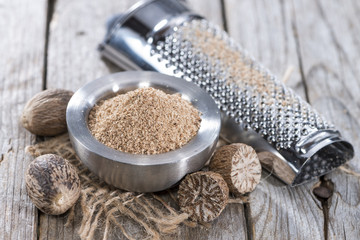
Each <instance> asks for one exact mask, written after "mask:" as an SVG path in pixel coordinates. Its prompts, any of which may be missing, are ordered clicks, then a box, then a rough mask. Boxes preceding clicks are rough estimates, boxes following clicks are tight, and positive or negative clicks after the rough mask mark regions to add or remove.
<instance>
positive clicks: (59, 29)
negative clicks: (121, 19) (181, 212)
mask: <svg viewBox="0 0 360 240" xmlns="http://www.w3.org/2000/svg"><path fill="white" fill-rule="evenodd" d="M134 2H136V1H115V2H114V1H112V2H106V3H105V2H103V3H100V2H98V1H96V0H91V1H88V0H87V1H85V0H81V1H76V2H75V1H70V0H58V1H57V2H56V6H55V12H54V18H53V20H52V21H51V27H50V36H49V50H48V69H47V73H48V74H47V86H48V88H66V89H72V90H76V89H78V88H79V87H81V86H82V85H84V84H85V83H86V82H89V81H91V80H93V79H95V78H97V77H100V76H102V75H106V74H108V73H110V72H114V71H120V69H119V68H117V67H115V66H113V65H112V64H110V63H108V62H104V61H103V60H101V59H100V56H99V54H98V52H97V51H96V47H97V45H98V43H100V41H102V39H103V37H104V34H105V26H104V25H105V24H104V23H105V21H106V19H107V18H108V17H110V16H111V15H113V14H115V13H120V12H122V11H124V10H125V9H127V8H128V7H129V6H130V5H132V4H133V3H134ZM187 3H188V4H189V6H190V7H193V8H194V9H195V10H196V11H198V12H199V13H200V14H203V15H204V16H206V17H208V18H209V19H211V20H213V21H214V22H216V23H218V24H220V25H222V23H221V21H222V17H221V8H220V1H212V3H211V4H209V2H208V1H205V0H203V1H198V0H191V1H187ZM65 220H66V215H64V216H59V217H53V216H47V215H44V214H42V215H41V216H40V238H41V239H52V238H55V237H56V238H64V239H70V238H71V239H79V236H78V235H77V231H78V228H79V225H80V222H79V220H76V221H75V222H74V224H73V226H69V227H64V224H65ZM111 234H112V236H113V237H114V238H116V237H123V235H122V234H121V233H120V232H117V231H116V230H115V231H113V232H112V233H111ZM221 235H222V237H223V239H229V238H233V237H235V236H236V237H241V238H246V225H245V220H244V210H243V206H242V205H241V204H232V205H229V206H228V207H227V209H226V210H225V212H224V214H222V216H221V217H220V219H219V220H217V221H215V222H214V223H213V224H212V227H211V228H210V229H206V228H196V229H191V228H188V227H185V226H183V227H182V228H181V229H180V231H179V234H178V235H177V236H174V237H177V238H179V239H184V238H185V239H198V238H199V239H201V238H206V239H219V238H220V236H221Z"/></svg>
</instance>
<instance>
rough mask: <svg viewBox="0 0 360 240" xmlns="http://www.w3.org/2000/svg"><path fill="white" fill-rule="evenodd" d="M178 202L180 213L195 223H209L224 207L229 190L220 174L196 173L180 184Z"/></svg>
mask: <svg viewBox="0 0 360 240" xmlns="http://www.w3.org/2000/svg"><path fill="white" fill-rule="evenodd" d="M178 200H179V205H180V208H181V211H183V212H185V213H187V214H189V218H190V219H191V220H193V221H197V222H203V223H206V222H211V221H212V220H214V219H215V218H217V217H218V216H219V215H220V213H221V212H222V211H223V210H224V208H225V207H226V205H227V203H228V200H229V188H228V186H227V185H226V182H225V181H224V179H223V178H222V177H221V175H220V174H218V173H214V172H196V173H192V174H190V175H187V176H186V177H185V179H184V180H183V181H182V182H181V183H180V186H179V191H178Z"/></svg>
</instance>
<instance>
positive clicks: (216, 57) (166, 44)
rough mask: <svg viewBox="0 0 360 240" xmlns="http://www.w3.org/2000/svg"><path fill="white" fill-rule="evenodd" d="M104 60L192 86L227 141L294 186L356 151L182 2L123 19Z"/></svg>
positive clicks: (142, 8)
mask: <svg viewBox="0 0 360 240" xmlns="http://www.w3.org/2000/svg"><path fill="white" fill-rule="evenodd" d="M99 49H100V51H101V53H102V55H103V56H104V57H105V58H107V59H109V60H111V61H112V62H114V63H115V64H117V65H119V66H120V67H122V68H124V69H126V70H150V71H157V72H161V73H164V74H168V75H172V76H176V77H179V78H183V79H185V80H187V81H192V82H194V83H196V84H197V85H199V86H200V87H202V88H203V89H205V90H206V91H207V92H208V93H209V94H210V95H211V96H212V97H213V99H214V100H215V101H216V103H217V104H218V107H219V108H220V110H221V113H222V130H221V136H222V137H223V138H224V139H225V140H227V141H229V142H243V143H246V144H249V145H251V146H252V147H254V148H255V150H256V151H257V153H258V156H259V158H260V161H261V163H262V165H263V167H264V168H266V169H267V170H269V171H270V172H272V173H273V174H275V175H276V176H277V177H278V178H280V179H281V180H282V181H284V182H285V183H287V184H290V185H293V186H294V185H298V184H301V183H303V182H305V181H308V180H310V179H313V178H315V177H317V176H321V175H324V174H326V173H328V172H330V171H331V170H333V169H334V168H336V167H338V166H340V165H341V164H343V163H345V162H346V161H348V160H349V159H351V158H352V157H353V155H354V150H353V147H352V145H351V144H350V143H349V142H347V141H345V140H343V139H342V138H341V135H340V133H339V131H337V130H336V129H335V128H334V126H333V125H331V124H330V123H329V122H327V121H326V120H325V119H324V118H323V117H322V116H321V115H320V114H319V113H317V112H316V110H314V109H313V108H312V107H311V106H310V105H309V104H308V103H307V102H306V101H304V100H302V99H301V98H300V97H299V96H297V95H296V94H295V93H294V92H293V91H292V90H291V89H288V88H286V87H285V86H284V84H283V83H282V82H280V81H279V80H278V79H277V77H276V76H274V75H272V74H271V72H270V71H269V70H267V69H266V68H264V67H263V66H262V65H261V64H260V63H258V62H257V61H256V60H255V59H254V58H253V57H252V56H251V55H250V54H248V53H247V51H246V50H244V49H242V48H241V47H240V45H239V44H237V43H236V42H235V41H234V40H233V39H231V38H230V37H229V36H228V34H227V33H226V32H224V31H223V30H221V29H220V28H219V27H217V26H216V25H213V24H211V23H210V22H208V21H207V20H206V19H204V18H202V17H201V16H199V15H197V14H196V13H194V12H192V11H190V10H189V8H187V7H186V5H185V4H184V3H183V2H180V1H177V0H150V1H149V0H148V1H143V2H140V3H138V4H136V5H135V6H133V7H132V8H131V9H129V10H128V11H127V12H126V13H124V14H121V15H118V16H115V17H114V18H113V19H112V20H111V21H110V22H109V26H108V33H107V35H106V38H105V40H104V42H103V43H102V44H100V48H99Z"/></svg>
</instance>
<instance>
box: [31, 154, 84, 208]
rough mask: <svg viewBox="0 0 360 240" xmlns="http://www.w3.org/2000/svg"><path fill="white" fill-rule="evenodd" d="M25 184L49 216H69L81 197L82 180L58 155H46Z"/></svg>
mask: <svg viewBox="0 0 360 240" xmlns="http://www.w3.org/2000/svg"><path fill="white" fill-rule="evenodd" d="M25 182H26V190H27V193H28V195H29V197H30V199H31V201H32V202H33V203H34V205H35V206H36V207H37V208H38V209H40V210H41V211H42V212H44V213H46V214H49V215H59V214H62V213H64V212H66V211H67V210H68V209H69V208H71V207H72V206H73V205H74V204H75V203H76V201H77V199H78V198H79V196H80V190H81V189H80V179H79V176H78V174H77V172H76V170H75V168H74V167H73V166H72V165H71V164H70V163H69V162H68V161H67V160H65V159H63V158H62V157H60V156H58V155H55V154H45V155H42V156H39V157H37V158H36V159H35V160H34V161H32V162H31V163H30V165H29V167H28V169H27V171H26V173H25Z"/></svg>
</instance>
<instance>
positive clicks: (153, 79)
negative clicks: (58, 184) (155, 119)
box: [66, 71, 221, 192]
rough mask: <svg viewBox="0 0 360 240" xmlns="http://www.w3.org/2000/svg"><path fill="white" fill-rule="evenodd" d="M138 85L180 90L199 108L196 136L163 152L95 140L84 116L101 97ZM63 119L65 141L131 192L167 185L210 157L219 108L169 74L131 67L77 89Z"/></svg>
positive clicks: (102, 174) (89, 163)
mask: <svg viewBox="0 0 360 240" xmlns="http://www.w3.org/2000/svg"><path fill="white" fill-rule="evenodd" d="M140 87H153V88H156V89H160V90H163V91H164V92H166V93H180V94H181V95H182V98H184V99H186V100H188V101H190V102H191V103H192V104H193V106H194V107H195V108H197V109H198V110H199V111H200V112H201V120H202V121H201V126H200V129H199V131H198V133H197V134H196V136H195V137H194V138H193V139H192V140H191V141H190V142H189V143H187V144H186V145H184V146H183V147H181V148H179V149H176V150H174V151H170V152H167V153H162V154H155V155H141V154H131V153H125V152H121V151H117V150H115V149H112V148H109V147H107V146H106V145H104V144H102V143H100V142H99V141H98V140H96V139H95V138H94V137H93V136H92V134H91V132H90V131H89V128H88V124H87V121H88V115H89V112H90V110H91V109H92V108H93V107H94V105H95V104H96V103H97V102H98V101H99V100H101V99H104V98H107V97H109V96H112V95H114V94H118V93H126V92H128V91H132V90H134V89H137V88H140ZM66 121H67V125H68V130H69V135H70V140H71V142H72V144H73V146H74V148H75V151H76V153H77V154H78V156H79V157H80V159H81V161H82V162H83V163H84V164H85V165H86V166H87V167H88V168H89V169H90V170H91V171H92V172H94V173H95V174H97V175H98V176H99V177H100V178H101V179H103V180H104V181H105V182H107V183H109V184H111V185H113V186H115V187H118V188H121V189H125V190H128V191H133V192H156V191H161V190H164V189H167V188H169V187H171V186H173V185H174V184H176V183H177V182H178V181H179V180H181V179H182V178H183V177H184V176H185V175H186V174H188V173H191V172H194V171H197V170H199V169H201V168H202V167H203V166H204V164H205V162H206V161H207V160H208V159H209V158H210V157H211V155H212V153H213V151H214V150H215V146H216V143H217V140H218V137H219V132H220V124H221V121H220V112H219V110H218V107H217V105H216V104H215V102H214V100H213V99H212V98H211V97H210V96H209V95H208V94H207V93H206V92H205V91H204V90H202V89H201V88H199V87H198V86H196V85H195V84H193V83H191V82H187V81H185V80H183V79H180V78H176V77H171V76H168V75H164V74H160V73H155V72H144V71H138V72H137V71H133V72H130V71H129V72H121V73H115V74H111V75H108V76H105V77H102V78H99V79H96V80H94V81H92V82H90V83H88V84H86V85H85V86H83V87H82V88H80V89H79V90H78V91H77V92H76V93H75V94H74V96H73V97H72V98H71V100H70V102H69V104H68V107H67V111H66Z"/></svg>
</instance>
